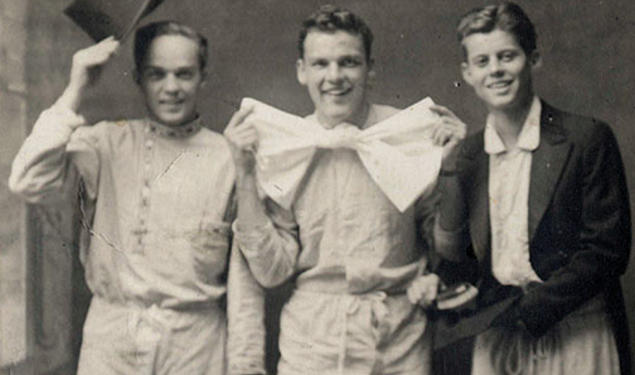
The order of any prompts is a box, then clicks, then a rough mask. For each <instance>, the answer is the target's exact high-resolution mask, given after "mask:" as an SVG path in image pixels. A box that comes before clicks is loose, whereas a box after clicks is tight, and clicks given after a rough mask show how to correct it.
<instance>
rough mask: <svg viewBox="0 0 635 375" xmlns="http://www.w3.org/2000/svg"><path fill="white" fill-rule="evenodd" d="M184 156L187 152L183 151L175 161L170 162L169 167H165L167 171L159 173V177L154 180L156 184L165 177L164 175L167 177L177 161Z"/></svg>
mask: <svg viewBox="0 0 635 375" xmlns="http://www.w3.org/2000/svg"><path fill="white" fill-rule="evenodd" d="M183 155H185V151H181V152H180V153H179V154H178V155H177V156H176V157H175V158H174V160H172V161H171V162H170V164H168V166H167V167H165V169H164V170H163V172H161V173H159V175H158V176H157V178H155V179H154V181H155V182H156V181H157V180H158V179H159V178H161V177H163V175H165V174H166V173H168V171H169V170H170V168H172V166H173V165H174V164H176V162H177V161H179V159H180V158H182V157H183Z"/></svg>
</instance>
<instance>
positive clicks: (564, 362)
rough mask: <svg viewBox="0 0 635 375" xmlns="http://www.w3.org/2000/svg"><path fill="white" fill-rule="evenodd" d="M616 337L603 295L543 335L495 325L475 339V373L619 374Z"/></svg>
mask: <svg viewBox="0 0 635 375" xmlns="http://www.w3.org/2000/svg"><path fill="white" fill-rule="evenodd" d="M619 373H620V367H619V358H618V353H617V346H616V344H615V337H614V335H613V330H612V328H611V322H610V321H609V317H608V314H607V313H606V309H605V307H604V300H603V299H602V296H598V297H595V298H593V299H592V300H590V301H589V302H587V303H586V304H585V305H583V306H582V307H580V308H579V309H578V310H576V311H574V312H572V313H571V314H569V315H568V316H566V317H565V318H564V319H563V320H562V321H560V322H559V323H558V324H557V325H556V326H554V327H553V328H552V329H551V330H549V331H548V332H547V333H546V334H545V335H543V336H542V337H540V338H534V337H532V336H531V335H529V334H528V333H527V332H524V331H510V330H506V329H502V328H492V329H490V330H488V331H486V332H484V333H482V334H481V335H479V336H478V337H477V338H476V343H475V346H474V357H473V362H472V374H473V375H495V374H505V375H508V374H509V375H516V374H518V375H521V374H522V375H599V374H602V375H613V374H615V375H619Z"/></svg>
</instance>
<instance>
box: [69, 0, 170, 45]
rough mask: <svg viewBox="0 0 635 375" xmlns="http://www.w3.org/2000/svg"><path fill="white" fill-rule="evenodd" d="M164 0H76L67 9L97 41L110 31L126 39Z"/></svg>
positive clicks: (117, 37) (118, 37) (71, 16)
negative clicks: (142, 19)
mask: <svg viewBox="0 0 635 375" xmlns="http://www.w3.org/2000/svg"><path fill="white" fill-rule="evenodd" d="M162 2H163V0H75V1H73V3H72V4H71V5H69V6H68V7H67V8H66V9H64V13H66V15H67V16H69V17H70V18H71V19H72V20H73V21H74V22H75V23H76V24H77V25H78V26H79V27H81V28H82V29H83V30H84V31H85V32H86V33H87V34H88V35H90V37H91V38H93V39H94V40H95V41H99V40H102V39H104V38H106V37H108V36H110V35H114V37H115V39H117V40H123V39H124V38H125V37H126V36H128V34H129V33H130V32H131V31H132V30H133V29H134V28H135V26H136V25H137V22H139V20H140V19H141V17H143V16H145V15H147V14H148V13H150V12H151V11H153V10H154V8H156V7H157V6H159V4H161V3H162Z"/></svg>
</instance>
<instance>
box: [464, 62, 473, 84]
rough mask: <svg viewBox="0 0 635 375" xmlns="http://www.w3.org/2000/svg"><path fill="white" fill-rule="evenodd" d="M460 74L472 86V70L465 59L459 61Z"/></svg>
mask: <svg viewBox="0 0 635 375" xmlns="http://www.w3.org/2000/svg"><path fill="white" fill-rule="evenodd" d="M461 75H462V76H463V80H464V81H465V82H467V84H468V85H470V86H474V84H473V80H472V72H471V71H470V67H469V65H468V63H467V62H465V61H463V62H462V63H461Z"/></svg>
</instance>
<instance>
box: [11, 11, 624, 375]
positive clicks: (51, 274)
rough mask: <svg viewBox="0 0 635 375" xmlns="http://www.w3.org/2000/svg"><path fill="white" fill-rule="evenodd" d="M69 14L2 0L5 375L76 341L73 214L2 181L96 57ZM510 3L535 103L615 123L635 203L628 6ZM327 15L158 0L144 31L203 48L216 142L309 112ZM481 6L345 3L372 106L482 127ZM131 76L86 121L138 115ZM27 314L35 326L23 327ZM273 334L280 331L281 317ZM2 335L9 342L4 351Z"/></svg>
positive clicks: (122, 62) (124, 57)
mask: <svg viewBox="0 0 635 375" xmlns="http://www.w3.org/2000/svg"><path fill="white" fill-rule="evenodd" d="M69 2H70V1H69V0H22V1H17V0H0V30H1V32H0V56H1V60H0V210H1V212H0V217H2V219H1V220H2V222H0V261H1V264H0V266H1V267H0V282H1V283H0V287H1V289H0V290H1V291H2V293H1V294H0V330H1V331H0V349H1V351H0V366H1V365H2V364H6V363H8V362H14V361H15V360H18V361H19V360H20V359H21V358H24V355H25V353H28V359H27V360H26V361H22V362H23V364H22V365H21V366H18V368H21V369H26V368H30V369H33V368H35V369H36V372H37V373H53V371H57V372H58V373H64V372H65V371H68V369H69V368H72V361H73V356H72V353H73V350H74V349H76V346H77V342H78V341H77V340H78V338H79V337H78V335H77V332H79V331H78V327H80V326H81V320H82V316H83V308H84V307H85V302H86V300H87V298H86V293H85V289H83V286H82V285H81V283H79V282H78V281H79V280H81V272H80V270H79V268H78V267H77V263H76V259H74V257H73V255H74V251H75V250H76V249H75V245H74V243H75V242H74V240H73V235H74V232H75V229H74V228H73V225H72V223H73V222H74V221H73V215H74V213H75V210H74V208H72V207H70V208H69V207H67V208H57V209H54V210H50V211H43V210H41V209H34V208H26V209H25V208H23V206H22V205H21V204H20V203H19V202H18V201H17V199H16V198H15V197H12V196H10V195H9V193H8V191H7V188H6V179H7V177H8V172H9V164H10V162H11V159H12V158H13V155H14V154H15V152H16V151H17V147H18V146H19V144H20V142H21V141H22V139H23V137H24V134H25V133H26V132H27V131H28V130H29V129H30V126H31V124H32V123H33V122H34V121H35V119H36V117H37V114H38V113H39V112H40V111H42V110H43V109H44V108H46V107H47V106H49V105H51V104H52V103H53V101H54V100H55V98H56V96H57V95H59V94H60V93H61V91H62V89H63V87H64V85H65V83H66V80H67V75H68V70H69V67H70V59H71V56H72V53H73V52H74V51H75V50H76V49H78V48H80V47H83V46H87V45H89V44H90V40H89V39H88V37H86V36H85V35H84V34H82V32H81V31H80V30H79V29H77V28H76V27H75V26H74V25H73V24H72V23H71V22H70V21H69V20H68V19H67V18H65V17H64V16H63V15H62V9H63V8H64V7H65V6H66V5H68V3H69ZM518 2H519V3H520V5H522V6H523V7H524V8H525V9H526V11H527V12H528V13H529V16H530V17H531V18H532V19H533V20H534V21H535V24H536V27H537V29H538V35H539V41H538V42H539V49H540V51H541V52H542V54H543V57H544V63H543V66H542V68H541V70H540V71H538V72H536V74H535V80H536V86H537V91H538V93H539V94H540V95H541V97H543V98H544V99H546V100H547V101H549V102H550V103H552V104H554V105H556V106H558V107H560V108H564V109H568V110H570V111H574V112H578V113H582V114H585V115H593V116H596V117H598V118H600V119H602V120H605V121H607V122H609V123H610V124H612V126H613V129H614V131H615V132H616V134H617V136H618V141H619V143H620V146H621V149H622V154H623V157H624V159H625V163H626V170H627V176H628V182H629V187H630V191H631V196H632V197H633V198H634V200H635V191H634V189H635V180H634V179H635V174H634V173H633V170H634V167H635V148H633V147H632V146H631V144H632V143H633V141H635V130H634V129H633V125H632V121H633V118H635V103H634V101H633V99H632V93H633V89H634V88H635V21H634V20H635V3H633V2H632V1H631V0H605V1H601V0H587V1H577V0H559V1H557V2H554V1H546V0H540V1H538V0H532V1H529V0H524V1H518ZM322 3H325V1H314V0H302V1H298V0H261V1H255V0H215V1H209V0H181V1H176V0H165V3H164V4H163V5H161V6H160V7H159V8H158V9H157V11H156V13H154V14H152V15H151V16H150V17H149V18H148V19H146V20H144V22H147V21H149V20H156V19H163V18H171V19H175V20H179V21H183V22H187V23H190V24H192V25H193V26H194V27H196V28H198V29H199V30H201V31H202V32H203V33H204V34H205V35H206V36H207V37H208V38H209V41H210V47H211V49H210V61H211V64H210V75H209V80H208V83H207V85H206V87H205V89H204V92H203V97H202V100H201V102H200V109H201V114H202V116H203V118H204V120H205V123H206V124H207V125H208V126H209V127H211V128H213V129H216V130H219V131H220V130H222V129H223V128H224V126H225V124H226V122H227V121H228V119H229V117H230V115H231V113H232V112H233V110H234V107H233V106H234V105H236V104H237V103H239V102H240V99H241V98H242V97H244V96H251V97H255V98H257V99H259V100H262V101H265V102H267V103H270V104H273V105H275V106H277V107H279V108H282V109H285V110H288V111H292V112H294V113H297V114H306V113H308V112H309V111H310V110H311V105H310V100H309V98H308V96H307V95H306V93H305V91H304V90H303V89H302V88H301V87H300V86H299V85H298V84H297V82H296V79H295V68H294V63H295V59H296V58H297V49H296V38H297V30H298V27H299V23H300V21H301V20H302V19H303V17H305V16H306V15H307V14H309V13H310V12H311V11H312V10H314V9H315V8H316V7H317V6H318V5H320V4H322ZM484 3H485V2H482V1H478V2H477V1H467V0H463V1H459V0H429V1H421V0H373V1H370V0H355V1H340V2H339V4H340V5H343V6H346V7H348V8H350V9H351V10H353V11H356V12H358V13H359V14H360V15H361V16H362V17H364V18H365V19H366V20H367V21H368V23H369V24H370V26H371V28H372V29H373V31H374V33H375V36H376V38H375V44H374V48H373V55H374V58H375V62H376V73H377V74H376V79H375V82H374V85H373V89H372V99H373V100H374V101H376V102H380V103H385V104H392V105H395V106H399V107H405V106H407V105H408V104H411V103H413V102H415V101H417V100H418V99H420V98H422V97H425V96H431V97H432V98H433V99H434V100H435V101H436V102H438V103H441V104H444V105H446V106H449V107H450V108H452V109H453V110H454V111H455V112H456V113H457V114H458V115H459V116H460V117H462V118H463V119H464V120H465V121H466V122H467V123H468V124H469V127H470V130H471V131H474V130H476V129H478V128H480V127H482V125H483V121H484V114H485V113H484V109H483V108H482V107H481V106H480V104H479V103H478V102H477V100H476V99H475V97H474V94H473V93H472V92H471V90H470V89H469V88H468V87H467V86H466V85H465V84H464V83H463V82H462V81H461V78H460V70H459V63H460V59H461V54H460V49H459V47H458V45H457V42H456V36H455V33H454V27H455V24H456V22H457V19H458V18H459V17H460V15H461V14H463V13H464V12H466V11H467V10H469V9H470V8H471V7H473V6H476V5H480V4H484ZM131 67H132V58H131V40H127V41H126V42H125V43H124V44H123V46H122V48H121V51H120V53H119V55H118V56H116V57H115V59H114V60H113V61H112V63H111V64H110V65H109V66H108V67H107V68H106V69H105V70H104V72H103V77H102V78H103V79H102V81H101V82H100V83H99V85H98V86H97V87H96V88H95V90H94V92H93V95H91V96H90V98H89V99H88V100H87V110H88V111H89V114H90V117H91V118H92V119H94V120H97V119H100V118H105V117H108V118H119V117H129V116H142V115H143V107H142V102H141V99H140V97H139V94H138V91H137V89H136V87H135V85H134V83H133V81H132V79H131V75H132V73H131ZM201 172H202V173H204V172H205V171H201ZM625 204H626V203H625ZM25 249H28V252H26V253H25V252H24V250H25ZM26 275H29V276H28V277H27V276H26ZM623 282H624V284H625V286H626V288H625V290H626V300H627V307H628V309H629V311H631V312H634V311H635V262H631V266H630V267H629V271H628V273H627V275H626V276H625V277H624V278H623ZM284 294H285V290H284V288H283V289H281V290H277V291H275V292H274V293H272V294H271V295H270V300H269V302H270V305H269V307H270V310H271V311H272V312H275V311H276V310H277V309H278V308H279V302H278V301H279V300H280V298H282V297H283V296H284ZM6 306H12V308H8V307H6ZM25 310H26V311H28V312H29V313H28V314H22V313H21V312H22V311H25ZM272 316H273V315H272ZM25 318H26V319H25ZM269 321H270V325H271V327H272V331H273V332H275V324H274V323H275V318H270V319H269ZM631 327H632V328H631V332H632V336H635V330H634V329H633V328H635V314H631ZM9 333H10V334H11V336H12V337H14V338H11V339H8V336H7V335H8V334H9ZM16 335H17V336H16ZM464 346H467V345H464ZM27 348H28V350H27V351H26V352H25V349H27ZM455 353H456V355H459V356H461V358H462V360H461V361H453V362H452V363H448V362H445V365H444V366H446V369H447V372H448V373H453V372H456V371H458V370H456V368H455V367H452V366H458V367H459V368H460V367H463V368H465V367H466V366H467V356H468V353H467V352H466V351H465V348H464V347H463V348H459V349H457V350H456V351H455ZM440 362H441V363H443V358H441V359H440ZM56 369H57V370H56ZM1 373H3V370H2V369H0V374H1Z"/></svg>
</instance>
